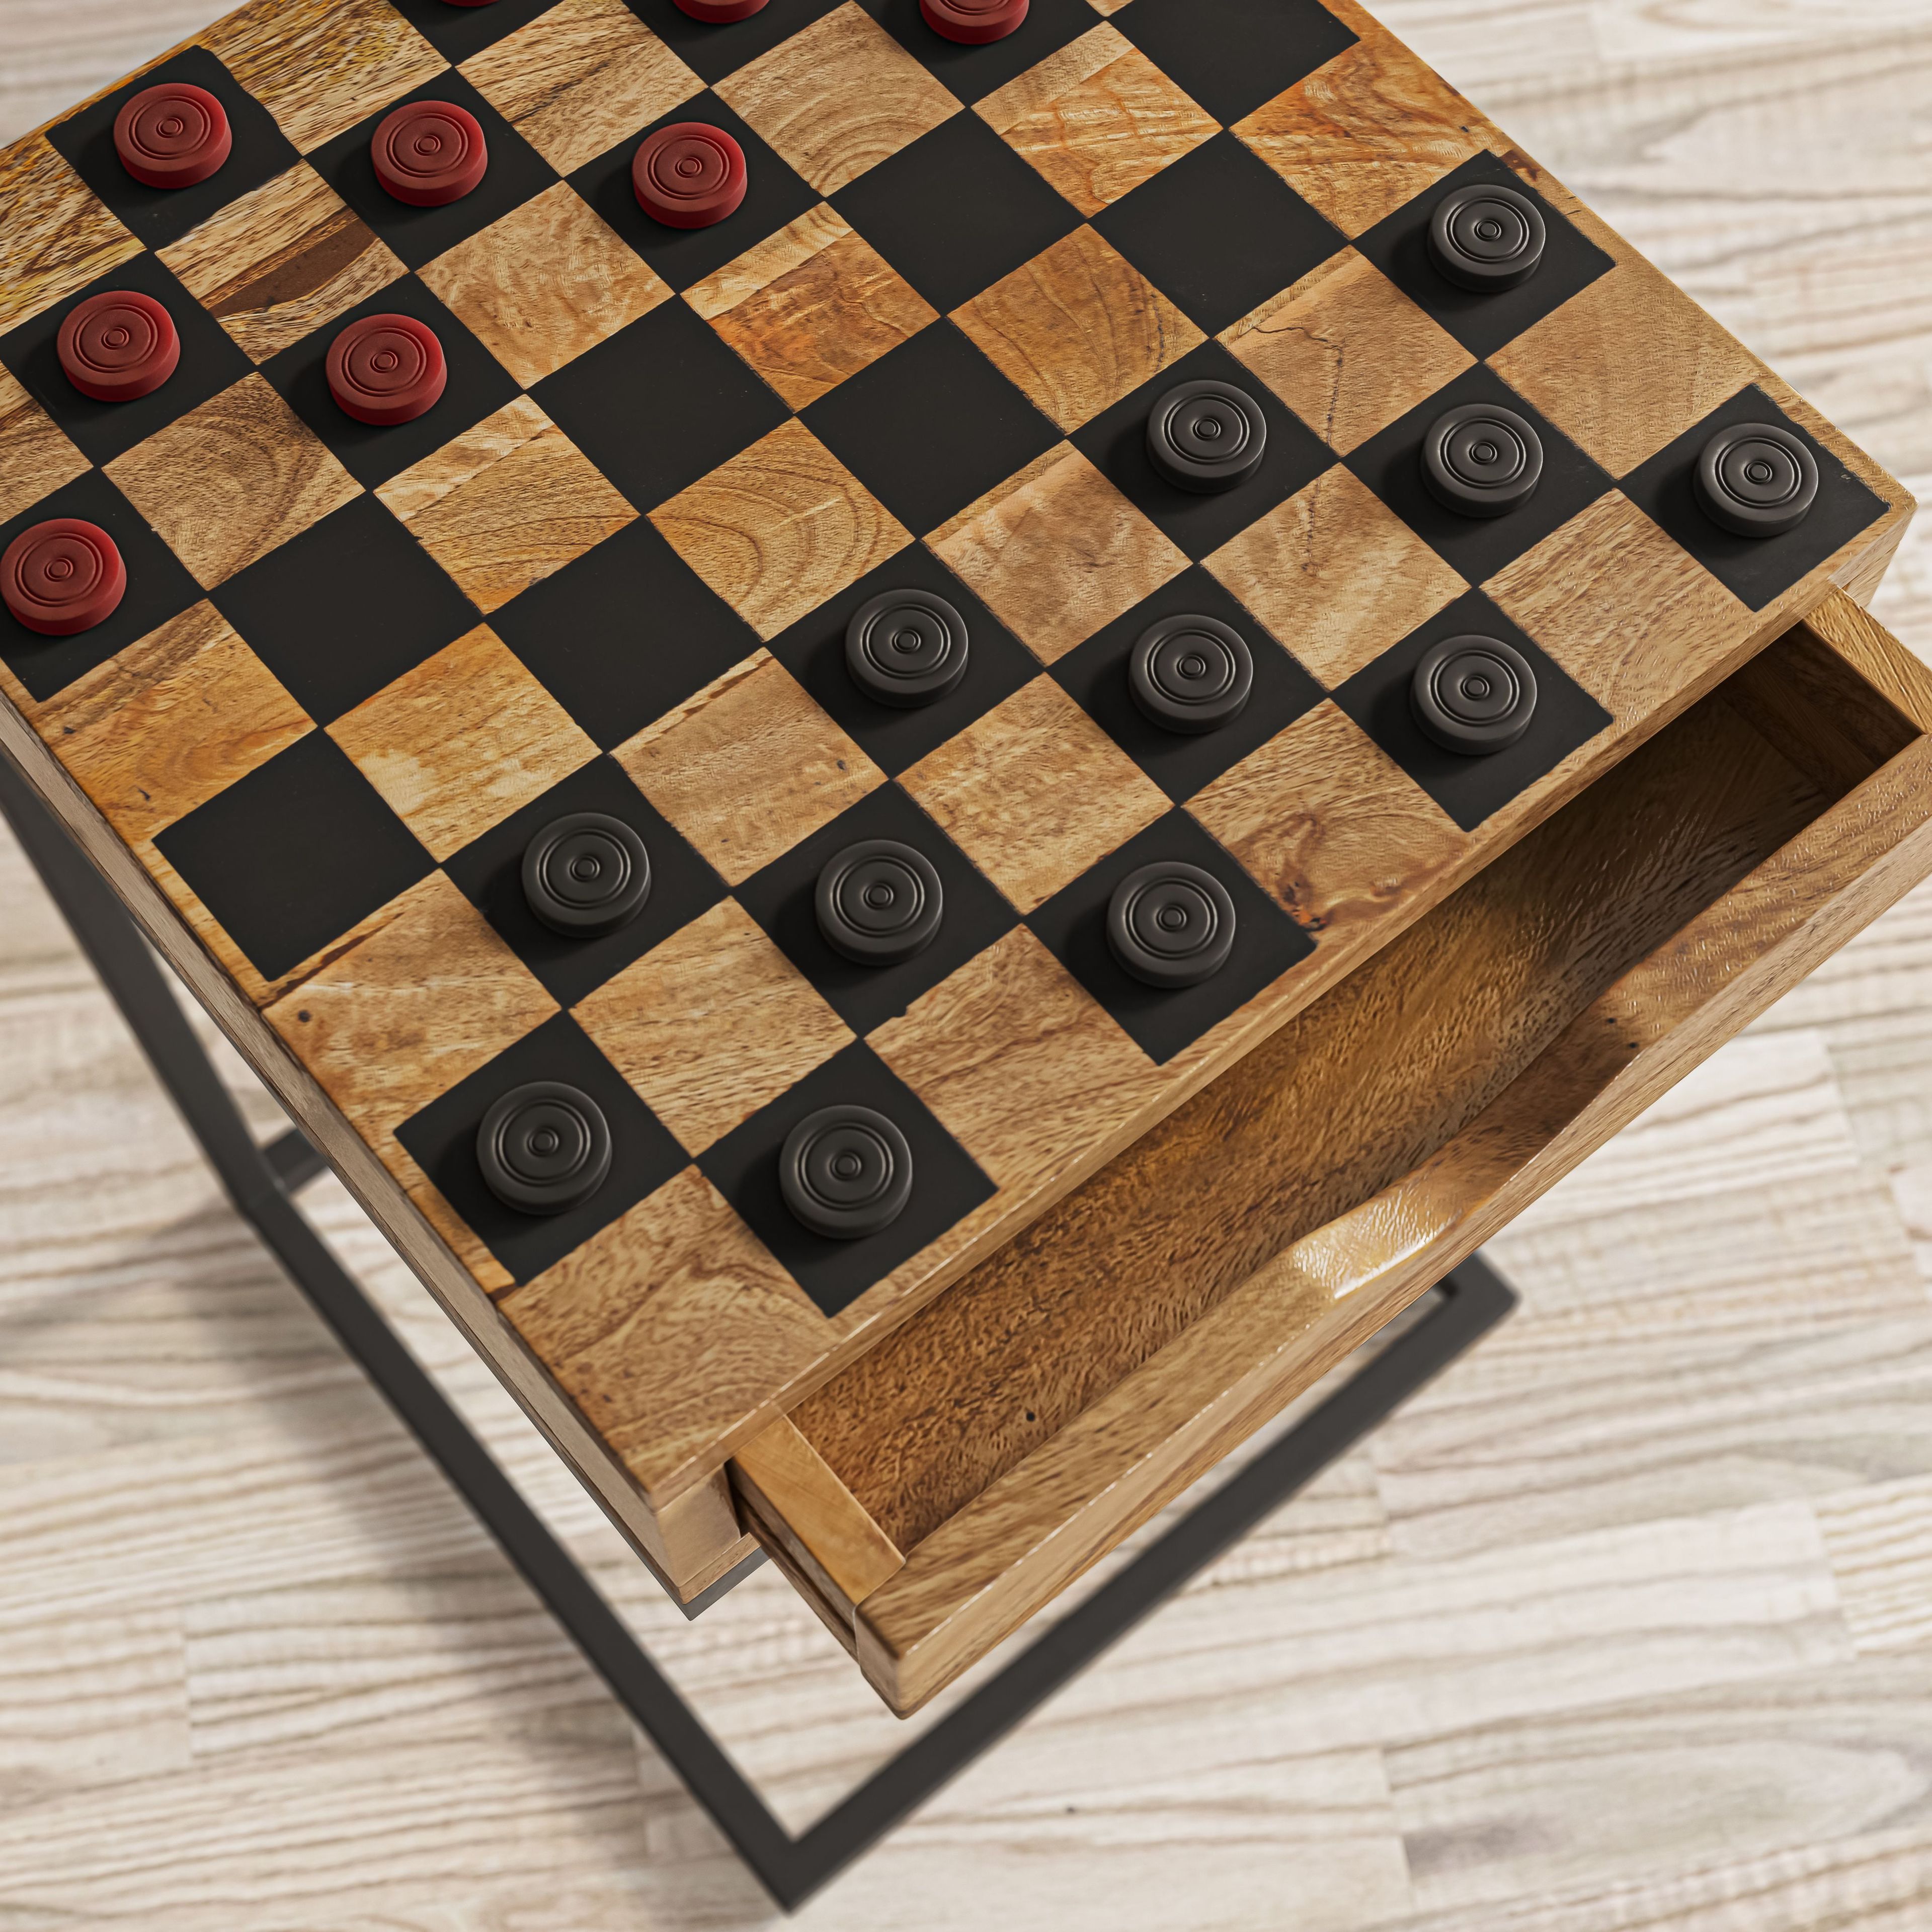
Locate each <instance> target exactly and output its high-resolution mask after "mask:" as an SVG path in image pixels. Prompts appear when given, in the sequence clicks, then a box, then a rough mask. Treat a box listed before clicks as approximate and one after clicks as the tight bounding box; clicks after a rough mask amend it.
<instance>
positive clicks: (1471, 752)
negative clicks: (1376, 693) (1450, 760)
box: [1409, 631, 1536, 758]
mask: <svg viewBox="0 0 1932 1932" xmlns="http://www.w3.org/2000/svg"><path fill="white" fill-rule="evenodd" d="M1409 708H1410V709H1411V710H1412V712H1414V713H1415V721H1416V722H1417V724H1419V725H1421V727H1422V729H1423V730H1424V732H1425V733H1427V735H1428V736H1430V738H1431V739H1433V740H1434V741H1435V742H1436V743H1437V744H1439V745H1441V746H1442V748H1443V749H1444V750H1445V751H1458V752H1460V753H1461V754H1463V757H1472V758H1480V757H1488V756H1489V755H1490V754H1491V753H1492V752H1495V751H1507V750H1508V748H1509V747H1510V746H1511V745H1514V744H1515V743H1516V742H1517V741H1518V739H1520V738H1521V737H1522V736H1523V733H1525V732H1526V731H1527V730H1529V727H1530V723H1531V721H1532V719H1533V718H1535V715H1536V673H1535V671H1533V670H1532V669H1531V668H1530V665H1529V659H1528V658H1526V657H1525V656H1524V655H1523V653H1522V652H1520V651H1519V650H1518V649H1516V647H1515V646H1514V645H1511V644H1506V643H1504V642H1503V640H1502V639H1501V638H1500V637H1483V636H1481V635H1480V634H1478V633H1476V632H1474V631H1469V632H1466V633H1465V634H1463V635H1462V636H1460V637H1444V638H1442V639H1441V640H1439V641H1438V642H1437V643H1433V644H1431V645H1430V647H1429V648H1428V649H1427V650H1426V651H1424V652H1423V654H1422V656H1421V660H1420V661H1418V664H1416V667H1415V672H1414V673H1413V674H1412V676H1411V677H1410V679H1409Z"/></svg>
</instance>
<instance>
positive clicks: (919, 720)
mask: <svg viewBox="0 0 1932 1932" xmlns="http://www.w3.org/2000/svg"><path fill="white" fill-rule="evenodd" d="M906 589H918V590H930V591H932V592H936V593H937V594H938V595H940V596H941V597H944V598H945V599H946V601H947V602H948V603H949V604H951V605H952V606H953V608H954V609H955V610H957V611H958V612H959V614H960V616H962V617H963V618H964V619H965V621H966V640H967V656H966V675H965V677H963V678H962V679H961V680H960V682H959V685H957V686H956V688H954V689H953V690H952V691H949V692H947V694H946V696H945V697H942V698H941V699H940V700H938V702H937V703H932V704H923V705H919V706H916V707H915V708H913V709H907V710H899V709H895V708H894V707H893V706H890V705H886V704H881V703H879V702H878V700H877V699H876V698H874V697H869V696H868V695H867V694H866V693H865V692H864V691H861V690H860V689H859V687H858V686H857V685H856V684H854V683H853V682H852V676H851V673H850V672H849V671H848V670H847V669H846V668H845V627H846V625H847V624H849V623H850V622H851V619H852V613H853V612H854V611H855V610H857V609H858V608H859V605H860V604H865V603H869V602H870V601H871V599H872V598H874V597H877V596H880V595H883V593H884V592H886V591H889V590H906ZM771 652H772V655H773V656H774V657H775V658H777V659H778V661H779V662H780V663H781V664H783V665H784V667H785V668H786V670H788V671H790V673H791V674H792V676H793V677H795V678H796V679H798V681H799V683H800V684H802V685H804V686H805V689H806V690H807V691H810V692H811V694H812V696H813V697H814V698H816V699H817V700H818V702H819V703H820V704H821V705H823V706H824V708H825V709H826V710H827V711H828V712H830V713H831V715H832V716H833V717H834V718H836V719H837V720H838V722H839V724H841V725H842V726H843V727H844V728H845V730H847V731H849V732H850V733H851V734H852V736H853V737H854V738H856V739H857V740H858V741H859V744H860V745H862V746H863V747H864V748H865V754H866V756H867V757H869V758H870V759H871V760H872V762H873V763H874V764H875V765H877V766H879V768H880V769H881V770H882V771H885V772H893V773H896V772H902V771H904V770H905V769H907V767H908V766H911V765H914V764H916V763H918V762H919V760H920V759H921V758H922V757H925V756H926V754H927V752H929V751H935V750H936V749H937V748H938V747H939V746H940V745H943V744H944V742H946V740H947V739H949V738H956V737H957V736H959V733H961V732H962V731H963V730H965V728H966V727H967V726H968V724H971V723H972V721H974V718H980V717H983V716H984V715H985V714H986V712H989V711H990V710H992V708H993V706H995V705H996V704H998V703H1003V702H1004V700H1006V699H1007V698H1009V697H1011V696H1012V695H1013V693H1014V692H1015V691H1017V690H1019V688H1020V686H1021V685H1023V684H1025V683H1027V682H1028V681H1029V680H1031V679H1033V678H1034V677H1036V676H1038V675H1039V672H1040V661H1039V660H1038V659H1037V658H1036V657H1034V655H1033V653H1032V652H1031V651H1029V650H1028V649H1027V648H1026V646H1025V645H1024V644H1022V643H1020V641H1019V640H1018V639H1017V638H1016V637H1014V635H1013V633H1012V632H1011V631H1009V630H1008V629H1007V627H1006V626H1005V625H1004V624H1002V623H1001V622H1000V621H999V619H998V618H997V617H995V616H994V615H993V613H992V612H991V611H990V610H988V609H987V608H986V605H985V604H982V603H981V602H980V600H979V598H977V597H975V596H974V595H973V593H972V592H971V591H970V590H968V589H967V587H966V586H965V584H963V583H961V582H960V580H959V578H958V577H955V576H954V575H953V573H952V571H950V570H948V569H947V568H946V566H945V565H944V564H943V563H941V562H940V561H939V559H938V558H937V557H936V556H934V555H933V554H932V552H931V551H930V550H928V549H927V548H926V546H925V545H924V544H911V545H910V546H909V547H907V548H906V549H904V550H901V551H900V552H899V553H898V555H897V556H894V557H892V558H889V559H887V561H886V562H883V563H882V564H880V565H879V567H878V568H877V569H876V570H874V571H869V572H868V574H866V575H865V576H864V577H861V578H860V579H859V581H858V582H857V583H855V584H853V586H852V587H851V588H850V589H849V590H846V591H843V592H841V593H840V594H839V595H838V596H836V597H834V598H831V599H829V601H827V602H826V603H823V604H820V605H819V607H818V608H817V610H814V611H812V612H811V614H810V615H809V616H804V617H801V618H800V619H799V620H798V622H796V624H794V625H792V627H791V628H790V629H789V630H787V631H780V632H779V634H778V635H777V636H776V637H774V638H773V639H772V642H771Z"/></svg>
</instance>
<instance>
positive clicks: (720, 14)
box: [677, 0, 765, 27]
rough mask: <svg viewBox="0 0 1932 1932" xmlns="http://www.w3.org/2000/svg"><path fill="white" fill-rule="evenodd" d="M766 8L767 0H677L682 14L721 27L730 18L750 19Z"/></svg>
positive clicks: (678, 8)
mask: <svg viewBox="0 0 1932 1932" xmlns="http://www.w3.org/2000/svg"><path fill="white" fill-rule="evenodd" d="M764 7H765V0H677V10H678V11H679V13H688V14H689V15H690V16H691V18H692V19H693V20H703V21H705V22H706V23H708V24H709V25H711V26H720V27H721V26H724V23H726V22H727V21H728V20H749V19H750V18H751V16H752V15H753V14H754V13H763V11H764Z"/></svg>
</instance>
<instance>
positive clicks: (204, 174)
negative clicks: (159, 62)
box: [114, 80, 235, 187]
mask: <svg viewBox="0 0 1932 1932" xmlns="http://www.w3.org/2000/svg"><path fill="white" fill-rule="evenodd" d="M234 145H235V136H234V134H233V132H232V131H231V130H229V125H228V110H226V108H225V107H223V106H222V104H221V103H220V101H217V100H216V99H215V98H214V95H211V94H210V93H209V92H208V90H207V89H205V87H193V86H190V85H189V84H188V83H187V82H186V81H184V80H164V81H163V82H162V83H161V84H160V86H158V87H145V88H143V89H142V90H141V92H139V94H137V95H135V96H134V98H133V99H132V100H131V101H129V102H128V103H127V105H126V106H125V107H123V108H122V109H121V111H120V113H118V114H117V115H115V117H114V149H115V153H117V154H118V155H119V156H120V157H121V166H123V167H124V168H125V169H127V172H129V173H130V175H133V177H134V178H135V179H136V181H139V183H140V184H142V187H193V186H194V184H195V183H196V181H205V180H207V178H208V176H209V175H211V174H213V173H214V171H215V169H217V168H218V167H220V165H221V164H222V163H223V161H225V160H227V158H228V156H229V150H230V149H231V148H233V146H234Z"/></svg>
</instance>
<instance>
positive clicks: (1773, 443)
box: [1694, 423, 1818, 537]
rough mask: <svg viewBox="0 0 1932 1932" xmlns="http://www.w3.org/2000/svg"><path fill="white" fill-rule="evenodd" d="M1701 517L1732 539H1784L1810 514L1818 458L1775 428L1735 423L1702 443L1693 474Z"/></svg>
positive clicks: (1785, 431) (1815, 494) (1797, 439)
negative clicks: (1727, 532)
mask: <svg viewBox="0 0 1932 1932" xmlns="http://www.w3.org/2000/svg"><path fill="white" fill-rule="evenodd" d="M1694 475H1695V478H1696V487H1697V502H1698V504H1699V506H1700V508H1702V509H1703V512H1704V514H1706V516H1707V517H1709V518H1710V519H1711V520H1712V522H1713V523H1716V524H1718V526H1720V527H1721V528H1722V529H1727V530H1729V531H1730V532H1731V533H1732V534H1733V535H1734V536H1741V537H1775V536H1782V535H1784V532H1786V531H1787V530H1794V529H1796V528H1797V527H1798V526H1799V524H1800V523H1802V522H1803V521H1804V520H1805V518H1806V517H1808V516H1809V515H1810V514H1811V506H1812V505H1813V504H1814V502H1817V497H1818V459H1817V457H1816V456H1814V455H1813V454H1812V452H1811V449H1809V448H1808V446H1807V445H1806V444H1805V443H1804V441H1803V440H1802V439H1801V438H1800V437H1796V436H1794V435H1793V434H1792V432H1791V431H1790V430H1788V429H1786V428H1784V427H1783V426H1782V425H1780V424H1778V423H1734V424H1733V425H1732V426H1731V427H1730V428H1729V429H1721V430H1719V431H1718V433H1717V434H1716V435H1715V436H1714V437H1712V438H1711V440H1709V442H1708V443H1706V444H1705V446H1704V447H1703V451H1702V452H1700V455H1699V456H1698V458H1697V469H1696V471H1695V472H1694Z"/></svg>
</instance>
